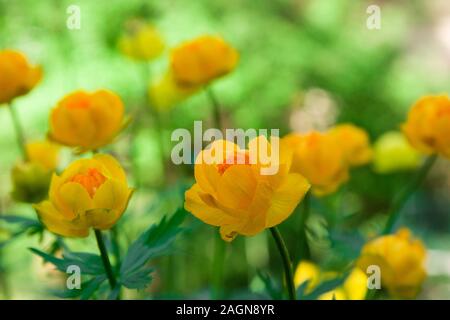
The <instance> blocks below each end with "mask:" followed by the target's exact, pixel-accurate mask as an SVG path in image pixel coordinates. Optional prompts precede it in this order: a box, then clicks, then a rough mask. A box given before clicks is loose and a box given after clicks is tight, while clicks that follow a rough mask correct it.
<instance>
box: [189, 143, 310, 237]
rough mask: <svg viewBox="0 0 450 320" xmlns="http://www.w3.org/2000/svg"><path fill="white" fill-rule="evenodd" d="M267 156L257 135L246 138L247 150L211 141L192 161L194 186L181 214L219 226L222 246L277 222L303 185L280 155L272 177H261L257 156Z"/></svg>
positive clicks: (267, 146)
mask: <svg viewBox="0 0 450 320" xmlns="http://www.w3.org/2000/svg"><path fill="white" fill-rule="evenodd" d="M272 139H274V138H272ZM271 152H273V151H272V146H271V144H270V143H269V142H268V141H267V139H266V138H264V137H263V136H261V137H257V138H255V139H252V140H251V141H250V142H249V145H248V149H240V148H239V146H237V145H236V144H234V143H232V142H230V141H226V140H217V141H215V142H213V143H212V144H211V146H210V148H207V149H205V150H203V151H201V152H200V153H199V155H198V156H197V158H196V162H195V169H194V170H195V172H194V174H195V180H196V183H195V184H194V185H193V186H192V187H191V188H190V189H189V190H188V191H187V192H186V194H185V204H184V206H185V208H186V210H187V211H189V212H191V213H192V214H193V215H194V216H196V217H197V218H198V219H200V220H202V221H203V222H205V223H207V224H210V225H213V226H217V227H220V235H221V237H222V239H223V240H225V241H228V242H229V241H232V240H233V239H234V238H235V237H236V236H237V235H238V234H240V235H244V236H253V235H256V234H257V233H259V232H261V231H263V230H264V229H266V228H271V227H273V226H276V225H278V224H280V223H281V222H283V221H284V220H285V219H286V218H288V217H289V215H290V214H291V213H292V212H293V210H294V209H295V207H296V206H297V205H298V203H299V202H300V201H301V200H302V199H303V197H304V196H305V194H306V192H307V191H308V189H309V184H308V182H307V181H306V179H305V178H304V177H303V176H301V175H300V174H298V173H290V172H289V165H290V163H289V157H287V156H284V155H280V157H279V160H278V162H277V165H278V170H277V172H276V173H275V174H272V175H264V174H262V172H263V171H261V169H262V168H264V167H265V166H267V165H268V163H266V162H265V161H263V160H262V154H268V155H271ZM272 165H273V163H272Z"/></svg>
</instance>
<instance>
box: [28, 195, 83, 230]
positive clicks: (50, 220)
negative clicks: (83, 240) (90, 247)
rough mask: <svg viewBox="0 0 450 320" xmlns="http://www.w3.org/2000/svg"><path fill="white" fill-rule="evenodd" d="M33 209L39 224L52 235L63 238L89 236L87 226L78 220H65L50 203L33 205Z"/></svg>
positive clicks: (44, 202)
mask: <svg viewBox="0 0 450 320" xmlns="http://www.w3.org/2000/svg"><path fill="white" fill-rule="evenodd" d="M34 208H35V209H36V210H37V212H38V216H39V219H40V220H41V222H42V223H43V224H44V225H45V226H46V228H47V229H48V230H49V231H51V232H53V233H56V234H59V235H61V236H65V237H87V236H88V235H89V227H88V226H87V225H85V224H84V223H82V222H81V221H80V220H79V219H75V220H68V219H66V218H65V217H64V216H63V215H62V214H61V213H60V212H58V211H57V210H56V208H55V207H54V206H53V204H52V203H51V202H50V201H43V202H41V203H39V204H37V205H34Z"/></svg>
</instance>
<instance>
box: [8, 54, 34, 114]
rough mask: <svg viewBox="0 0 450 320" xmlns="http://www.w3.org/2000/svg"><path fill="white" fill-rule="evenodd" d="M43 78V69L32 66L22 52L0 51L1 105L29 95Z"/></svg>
mask: <svg viewBox="0 0 450 320" xmlns="http://www.w3.org/2000/svg"><path fill="white" fill-rule="evenodd" d="M41 77H42V70H41V68H40V67H34V66H31V65H30V64H29V63H28V61H27V59H26V57H25V56H24V55H22V54H21V53H20V52H17V51H12V50H3V51H0V105H1V104H4V103H10V102H11V101H12V100H13V99H14V98H17V97H20V96H22V95H25V94H27V93H28V92H29V91H30V90H31V89H33V87H34V86H35V85H36V84H37V83H38V82H39V80H41Z"/></svg>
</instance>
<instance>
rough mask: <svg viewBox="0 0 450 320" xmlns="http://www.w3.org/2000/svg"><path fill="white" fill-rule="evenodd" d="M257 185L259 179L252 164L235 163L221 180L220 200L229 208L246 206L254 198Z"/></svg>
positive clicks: (219, 185)
mask: <svg viewBox="0 0 450 320" xmlns="http://www.w3.org/2000/svg"><path fill="white" fill-rule="evenodd" d="M256 185H257V181H256V179H255V177H254V175H253V171H252V168H251V167H250V166H248V165H233V166H231V167H229V168H228V169H227V170H226V171H225V172H224V174H223V175H222V177H221V178H220V180H219V184H218V201H219V202H220V203H221V204H223V205H225V206H227V207H229V208H235V209H243V208H246V207H248V206H249V205H250V203H251V201H252V199H253V195H254V193H255V189H256Z"/></svg>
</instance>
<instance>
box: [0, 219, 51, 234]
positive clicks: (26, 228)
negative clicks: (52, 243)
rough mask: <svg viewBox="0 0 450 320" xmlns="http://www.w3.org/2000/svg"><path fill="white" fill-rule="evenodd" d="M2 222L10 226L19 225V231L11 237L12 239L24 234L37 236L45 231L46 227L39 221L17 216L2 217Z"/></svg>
mask: <svg viewBox="0 0 450 320" xmlns="http://www.w3.org/2000/svg"><path fill="white" fill-rule="evenodd" d="M0 220H3V221H5V222H6V223H8V224H12V225H17V226H18V229H19V230H17V231H15V232H14V233H13V234H12V235H11V239H13V238H16V237H18V236H20V235H22V234H24V233H29V234H35V233H38V232H43V231H44V226H43V225H42V223H41V222H40V221H39V220H37V219H30V218H26V217H22V216H16V215H0Z"/></svg>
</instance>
